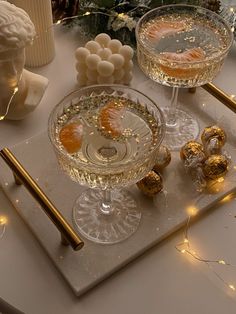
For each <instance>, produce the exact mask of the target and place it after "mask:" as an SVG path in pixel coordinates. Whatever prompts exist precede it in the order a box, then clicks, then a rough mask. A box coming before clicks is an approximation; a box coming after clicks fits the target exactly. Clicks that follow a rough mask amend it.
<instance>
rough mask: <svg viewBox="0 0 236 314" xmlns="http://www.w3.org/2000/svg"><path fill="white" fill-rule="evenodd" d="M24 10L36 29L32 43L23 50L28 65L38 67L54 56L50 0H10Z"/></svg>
mask: <svg viewBox="0 0 236 314" xmlns="http://www.w3.org/2000/svg"><path fill="white" fill-rule="evenodd" d="M9 2H11V3H13V4H14V5H16V6H17V7H20V8H22V9H23V10H25V11H26V12H27V13H28V14H29V16H30V19H31V20H32V22H33V23H34V26H35V29H36V37H35V39H34V42H33V45H32V46H29V47H27V48H26V50H25V54H26V63H25V65H26V66H28V67H39V66H42V65H45V64H48V63H49V62H51V61H52V60H53V58H54V56H55V43H54V34H53V27H52V25H53V20H52V5H51V0H10V1H9Z"/></svg>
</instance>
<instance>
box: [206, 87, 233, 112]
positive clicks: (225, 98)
mask: <svg viewBox="0 0 236 314" xmlns="http://www.w3.org/2000/svg"><path fill="white" fill-rule="evenodd" d="M201 87H202V88H204V89H205V90H206V91H207V92H208V93H210V94H211V95H212V96H214V97H215V98H216V99H218V100H219V101H220V102H222V104H224V105H225V106H226V107H228V108H229V109H230V110H232V111H233V112H235V113H236V101H235V100H234V99H233V98H232V97H230V96H229V95H228V94H226V93H225V92H224V91H222V90H221V89H220V88H219V87H217V86H215V85H214V84H212V83H207V84H205V85H203V86H201Z"/></svg>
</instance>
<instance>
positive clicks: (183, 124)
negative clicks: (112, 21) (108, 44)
mask: <svg viewBox="0 0 236 314" xmlns="http://www.w3.org/2000/svg"><path fill="white" fill-rule="evenodd" d="M136 39H137V58H138V63H139V66H140V68H141V70H142V71H143V72H144V73H145V74H146V75H147V76H148V77H149V78H151V79H152V80H153V81H155V82H157V83H160V84H162V85H166V86H170V87H172V98H171V101H170V105H169V106H168V107H167V108H165V109H164V110H163V111H164V114H165V119H166V135H165V139H164V143H165V144H166V145H167V146H168V147H169V148H170V149H171V150H178V149H179V148H181V147H182V146H183V145H184V143H186V141H188V140H193V139H196V138H197V136H198V134H199V126H198V122H197V121H196V119H195V118H194V117H192V116H191V115H190V114H189V113H187V112H186V111H184V110H182V109H181V110H180V109H177V108H176V106H177V98H178V90H179V87H184V88H190V87H197V86H201V85H204V84H206V83H208V82H210V81H212V79H213V78H214V77H215V76H216V74H217V73H218V72H219V70H220V69H221V66H222V64H223V62H224V59H225V57H226V55H227V53H228V51H229V48H230V46H231V44H232V42H233V36H232V32H231V30H230V28H229V26H228V25H227V23H226V22H225V21H224V19H223V18H222V17H221V16H219V15H218V14H216V13H214V12H212V11H210V10H207V9H205V8H202V7H197V6H192V5H166V6H161V7H158V8H156V9H153V10H151V11H149V12H147V13H146V14H144V15H143V16H142V17H141V19H140V20H139V22H138V24H137V26H136Z"/></svg>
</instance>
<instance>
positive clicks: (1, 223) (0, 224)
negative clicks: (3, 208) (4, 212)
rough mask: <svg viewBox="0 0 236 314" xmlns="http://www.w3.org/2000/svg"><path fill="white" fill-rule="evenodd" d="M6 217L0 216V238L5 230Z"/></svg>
mask: <svg viewBox="0 0 236 314" xmlns="http://www.w3.org/2000/svg"><path fill="white" fill-rule="evenodd" d="M6 224H7V217H6V216H0V239H2V237H3V235H4V233H5V231H6Z"/></svg>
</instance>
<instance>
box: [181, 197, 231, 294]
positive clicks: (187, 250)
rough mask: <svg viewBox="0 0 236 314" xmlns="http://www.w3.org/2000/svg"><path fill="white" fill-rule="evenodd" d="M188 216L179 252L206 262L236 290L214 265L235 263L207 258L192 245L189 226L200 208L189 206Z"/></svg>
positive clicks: (224, 199) (226, 284) (226, 283)
mask: <svg viewBox="0 0 236 314" xmlns="http://www.w3.org/2000/svg"><path fill="white" fill-rule="evenodd" d="M234 197H235V194H234V193H230V194H228V195H226V196H225V197H224V198H223V199H222V200H221V201H220V202H221V203H225V202H229V201H230V200H232V198H234ZM186 212H187V214H188V217H187V222H186V225H185V228H184V236H183V241H182V242H180V243H178V244H177V245H176V246H175V248H176V250H177V251H178V252H180V253H182V254H186V255H189V256H190V257H191V258H193V259H195V260H197V261H198V262H202V263H205V264H206V265H207V266H208V268H210V270H211V271H212V272H213V273H214V275H215V276H216V277H217V278H218V279H219V280H220V281H221V282H222V283H223V284H224V285H225V286H226V287H227V288H229V289H231V290H232V291H236V286H235V285H234V284H233V283H231V282H228V281H226V280H225V279H224V278H223V277H222V276H221V275H220V274H219V273H218V272H217V271H216V270H215V269H214V267H213V265H214V264H215V265H216V264H218V265H221V266H227V267H236V265H235V264H232V263H230V262H228V261H226V260H225V259H206V258H203V257H202V256H201V255H200V254H199V253H197V252H196V251H195V250H193V248H192V245H191V240H190V237H189V228H190V222H191V219H192V217H193V216H196V215H197V213H198V209H197V207H195V206H189V207H188V208H187V210H186Z"/></svg>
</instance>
